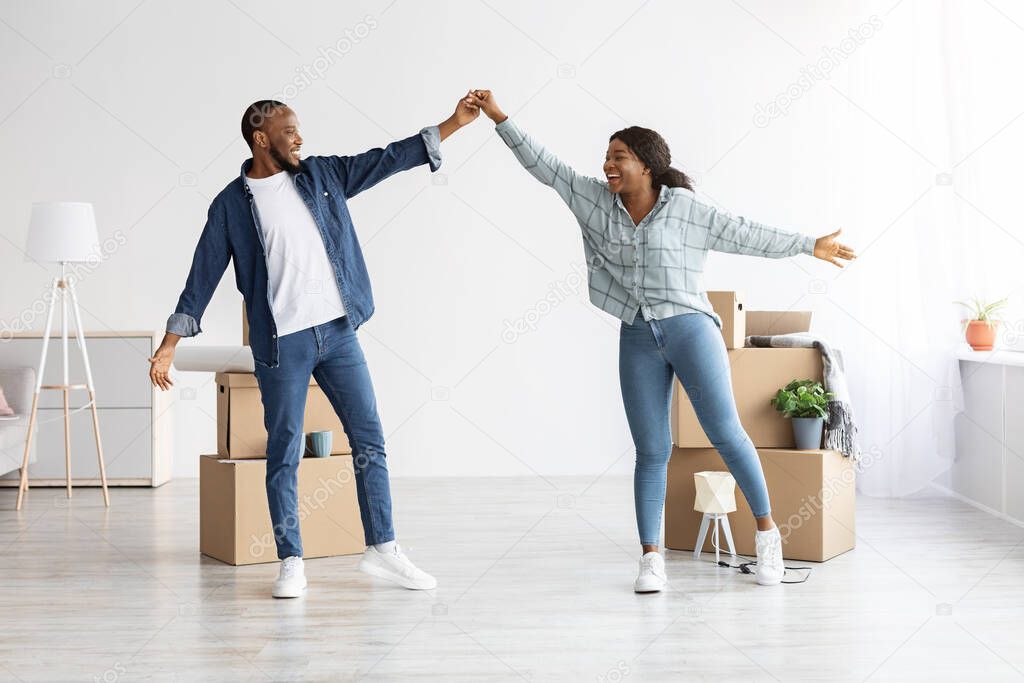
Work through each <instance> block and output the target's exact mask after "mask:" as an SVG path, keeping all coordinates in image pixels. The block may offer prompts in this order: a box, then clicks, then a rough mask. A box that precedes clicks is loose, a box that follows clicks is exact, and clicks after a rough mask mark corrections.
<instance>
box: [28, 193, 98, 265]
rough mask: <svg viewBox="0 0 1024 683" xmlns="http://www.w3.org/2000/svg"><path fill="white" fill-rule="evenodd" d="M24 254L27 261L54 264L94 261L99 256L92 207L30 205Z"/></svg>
mask: <svg viewBox="0 0 1024 683" xmlns="http://www.w3.org/2000/svg"><path fill="white" fill-rule="evenodd" d="M25 254H26V259H27V260H33V261H42V262H54V263H61V262H63V261H69V262H71V261H88V260H90V259H92V258H96V257H97V256H98V254H99V236H98V235H97V233H96V216H95V215H94V214H93V211H92V204H89V203H88V202H37V203H35V204H33V205H32V219H31V220H30V221H29V225H28V240H27V243H26V245H25Z"/></svg>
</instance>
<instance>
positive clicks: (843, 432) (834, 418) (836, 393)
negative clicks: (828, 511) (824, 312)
mask: <svg viewBox="0 0 1024 683" xmlns="http://www.w3.org/2000/svg"><path fill="white" fill-rule="evenodd" d="M745 345H746V346H761V347H771V348H780V349H793V348H799V349H803V348H807V349H818V350H819V351H821V363H822V366H823V370H824V380H825V381H824V382H823V384H824V386H825V391H830V392H832V398H830V399H829V401H828V406H827V409H828V416H827V417H826V418H825V448H829V449H832V450H836V451H839V452H840V453H842V454H843V455H844V456H846V457H847V458H852V459H853V461H854V462H856V461H858V460H859V459H860V447H859V446H858V444H857V425H856V423H855V421H854V417H853V405H852V404H851V402H850V390H849V387H848V386H847V384H846V374H845V372H844V370H843V361H842V354H841V353H840V352H839V350H838V349H833V348H832V347H831V346H830V345H829V343H828V342H827V341H825V339H823V338H822V337H819V336H817V335H813V334H808V333H806V332H794V333H791V334H774V335H751V336H749V337H747V338H746V340H745ZM793 379H805V378H801V377H794V378H793Z"/></svg>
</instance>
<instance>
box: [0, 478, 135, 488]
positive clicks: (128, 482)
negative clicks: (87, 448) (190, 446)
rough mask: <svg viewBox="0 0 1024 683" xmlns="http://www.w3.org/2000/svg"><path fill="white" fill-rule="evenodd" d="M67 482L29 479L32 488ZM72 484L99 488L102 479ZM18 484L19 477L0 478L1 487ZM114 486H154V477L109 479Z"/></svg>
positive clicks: (82, 480)
mask: <svg viewBox="0 0 1024 683" xmlns="http://www.w3.org/2000/svg"><path fill="white" fill-rule="evenodd" d="M67 484H68V483H67V481H66V480H64V479H29V480H28V486H29V488H32V487H39V488H49V487H53V486H59V487H62V488H63V487H65V486H67ZM71 485H72V486H73V487H78V486H95V487H97V488H99V486H100V480H99V479H72V480H71ZM17 486H18V480H17V479H0V487H2V488H17ZM114 486H153V480H152V479H107V487H108V488H110V487H114Z"/></svg>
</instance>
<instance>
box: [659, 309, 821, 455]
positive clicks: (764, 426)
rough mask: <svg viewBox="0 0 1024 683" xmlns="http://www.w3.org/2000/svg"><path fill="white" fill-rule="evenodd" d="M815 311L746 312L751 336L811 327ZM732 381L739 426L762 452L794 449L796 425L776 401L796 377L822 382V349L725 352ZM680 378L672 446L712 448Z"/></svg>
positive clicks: (695, 391)
mask: <svg viewBox="0 0 1024 683" xmlns="http://www.w3.org/2000/svg"><path fill="white" fill-rule="evenodd" d="M810 323H811V312H810V311H746V328H747V334H748V336H749V335H751V334H766V333H767V332H768V330H773V332H772V334H788V333H790V332H807V331H808V330H809V329H810ZM726 353H727V354H728V356H729V369H730V375H731V379H732V391H733V399H734V400H735V402H736V410H737V411H738V412H739V415H740V423H741V424H742V425H743V428H744V429H745V430H746V432H747V434H748V435H749V436H750V439H751V441H753V442H754V445H755V446H756V447H758V448H793V447H794V446H795V445H796V442H795V441H794V440H793V425H792V424H791V423H790V421H789V420H788V419H786V418H784V417H782V414H781V413H779V412H778V411H777V410H775V407H774V406H773V405H772V404H771V399H772V398H773V397H774V396H775V394H776V392H778V390H779V389H781V388H782V387H784V386H786V385H787V384H788V383H789V382H791V381H792V380H794V379H813V380H817V381H819V382H821V381H823V377H822V363H821V352H820V351H818V350H817V349H771V348H752V347H746V348H739V349H730V350H728V351H726ZM690 389H691V391H692V392H693V394H694V396H693V397H691V396H690V395H689V394H688V393H687V392H686V391H683V387H682V385H681V384H680V383H679V381H678V380H676V381H675V382H674V388H673V391H672V410H671V424H672V443H674V444H675V445H676V446H679V447H681V448H710V447H711V445H712V444H711V441H710V440H709V439H708V437H707V435H706V434H705V433H704V429H703V428H702V427H701V425H700V422H699V421H698V420H697V413H696V412H695V411H694V409H693V404H692V403H691V400H700V388H699V387H691V388H690Z"/></svg>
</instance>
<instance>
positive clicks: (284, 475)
mask: <svg viewBox="0 0 1024 683" xmlns="http://www.w3.org/2000/svg"><path fill="white" fill-rule="evenodd" d="M479 114H480V111H479V109H478V108H477V107H475V106H474V105H472V104H470V103H469V102H468V100H467V99H462V100H460V101H459V104H458V105H457V107H456V109H455V113H454V114H452V116H450V117H449V118H448V119H446V120H445V121H444V122H442V123H440V124H438V125H437V126H431V127H428V128H424V129H423V130H421V131H420V132H419V134H417V135H413V136H411V137H408V138H406V139H404V140H399V141H397V142H393V143H391V144H390V145H388V146H387V147H385V148H384V149H372V150H370V151H368V152H364V153H363V154H357V155H355V156H321V157H309V158H306V159H302V158H301V154H300V153H301V148H302V142H303V140H302V136H301V135H300V134H299V122H298V119H297V118H296V116H295V112H293V111H292V110H291V109H290V108H289V107H288V106H286V105H285V104H283V103H281V102H277V101H275V100H262V101H259V102H255V103H253V104H252V105H250V106H249V108H248V109H247V110H246V111H245V114H244V115H243V117H242V136H243V137H244V138H245V141H246V143H248V145H249V148H250V149H251V150H252V158H251V159H249V160H247V161H245V163H243V164H242V171H241V174H240V176H239V177H238V178H236V179H235V180H233V181H232V182H231V183H230V184H229V185H228V186H227V187H226V188H224V189H223V190H222V191H221V192H220V194H218V195H217V197H216V198H215V199H214V200H213V203H212V204H211V205H210V210H209V213H208V217H207V222H206V227H205V228H204V229H203V232H202V235H201V236H200V238H199V244H198V246H197V247H196V251H195V256H194V257H193V261H192V269H191V270H190V271H189V274H188V279H187V280H186V282H185V289H184V291H183V292H182V293H181V297H180V298H179V299H178V306H177V308H175V310H174V313H173V314H172V315H171V316H170V318H169V319H168V320H167V332H166V334H165V335H164V338H163V341H162V342H161V344H160V347H159V348H158V349H157V351H156V353H155V354H154V355H153V357H152V358H150V359H149V360H150V363H151V368H150V378H151V379H152V381H153V383H154V384H155V385H156V386H158V387H160V388H161V389H163V390H167V389H169V388H170V387H171V385H172V384H173V382H172V381H171V379H170V376H169V374H168V372H169V370H170V366H171V362H172V361H173V358H174V348H175V346H176V345H177V343H178V341H179V340H180V339H181V338H182V337H191V336H194V335H196V334H199V332H200V331H201V330H200V327H199V321H200V319H201V318H202V315H203V311H205V310H206V306H207V304H209V302H210V297H211V296H213V292H214V290H215V289H216V288H217V283H218V282H220V279H221V276H222V275H223V273H224V270H225V269H226V268H227V265H228V261H229V260H231V259H233V260H234V267H235V281H236V283H237V285H238V289H239V291H240V292H242V295H243V296H244V297H245V309H246V314H247V315H248V318H249V340H250V345H251V348H252V355H253V358H254V359H255V361H256V379H257V381H258V383H259V387H260V393H261V394H262V398H263V410H264V422H265V424H266V427H267V435H268V439H267V479H266V487H267V500H268V503H269V506H270V516H271V519H272V521H273V525H274V540H275V542H276V544H277V556H278V558H279V559H280V560H281V566H280V573H279V576H278V579H277V581H276V582H275V583H274V586H273V590H272V594H273V596H274V597H276V598H294V597H298V596H300V595H302V593H303V592H304V591H305V588H306V578H305V573H304V568H303V562H302V539H301V537H300V533H299V511H298V495H297V483H296V472H297V469H298V465H299V460H300V459H301V457H302V455H303V450H304V448H303V443H302V441H303V431H302V426H303V412H304V410H305V404H306V394H307V391H308V385H309V378H310V376H311V375H312V376H313V377H315V378H316V381H317V384H318V385H319V386H320V388H321V389H323V391H324V392H325V393H326V395H327V397H328V399H329V400H330V401H331V405H332V406H333V407H334V410H335V412H337V414H338V417H339V418H340V419H341V421H342V424H343V425H344V427H345V433H346V434H347V435H348V438H349V442H350V444H351V445H352V458H353V464H354V466H355V474H356V489H357V496H358V499H359V511H360V516H361V518H362V522H363V530H364V534H365V540H366V545H367V549H366V552H365V553H364V555H363V559H362V561H361V562H360V565H359V568H360V569H361V570H362V571H364V572H366V573H368V574H371V575H373V576H377V577H380V578H384V579H388V580H391V581H394V582H395V583H397V584H399V585H401V586H404V587H405V588H410V589H416V590H429V589H432V588H434V587H435V586H436V585H437V581H436V580H435V579H434V578H433V577H432V576H430V575H429V574H427V573H426V572H424V571H422V570H420V569H418V568H417V567H416V566H415V565H414V564H413V563H412V562H410V561H409V559H408V558H407V557H406V556H405V554H404V553H403V552H402V550H401V548H399V546H398V544H397V543H396V542H395V534H394V529H393V527H392V519H391V490H390V489H391V487H390V481H389V479H388V470H387V463H386V456H385V452H384V434H383V430H382V428H381V424H380V419H379V418H378V416H377V404H376V399H375V397H374V391H373V384H372V383H371V381H370V375H369V372H368V370H367V366H366V360H365V358H364V356H363V352H362V349H361V348H360V345H359V340H358V339H357V337H356V334H355V331H356V329H358V328H359V326H360V325H361V324H362V323H363V322H365V321H366V320H367V319H369V317H370V316H371V315H372V314H373V297H372V294H371V291H370V280H369V276H368V275H367V272H366V264H365V263H364V261H363V255H362V251H361V250H360V248H359V242H358V240H357V238H356V234H355V230H354V228H353V226H352V219H351V217H350V215H349V212H348V208H347V206H346V201H347V200H348V199H349V198H351V197H354V196H355V195H357V194H359V193H360V192H362V191H363V190H366V189H368V188H370V187H372V186H374V185H376V184H377V183H378V182H380V181H381V180H384V179H385V178H387V177H388V176H391V175H393V174H395V173H398V172H399V171H404V170H406V169H410V168H413V167H415V166H420V165H422V164H429V165H430V169H431V171H436V170H437V169H438V167H439V166H440V164H441V155H440V150H439V144H440V142H441V141H442V140H444V139H445V138H447V137H448V136H449V135H451V134H452V133H453V132H455V131H456V130H458V129H459V128H461V127H462V126H465V125H466V124H468V123H470V122H472V121H473V120H474V119H475V118H476V117H477V116H479Z"/></svg>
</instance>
